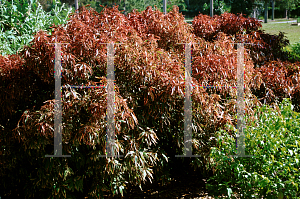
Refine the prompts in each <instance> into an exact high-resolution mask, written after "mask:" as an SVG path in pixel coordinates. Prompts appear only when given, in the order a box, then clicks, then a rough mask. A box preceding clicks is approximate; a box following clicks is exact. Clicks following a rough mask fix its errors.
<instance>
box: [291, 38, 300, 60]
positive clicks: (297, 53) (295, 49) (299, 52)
mask: <svg viewBox="0 0 300 199" xmlns="http://www.w3.org/2000/svg"><path fill="white" fill-rule="evenodd" d="M292 56H293V57H295V58H296V59H298V60H300V41H299V42H298V43H296V44H294V45H293V46H292Z"/></svg>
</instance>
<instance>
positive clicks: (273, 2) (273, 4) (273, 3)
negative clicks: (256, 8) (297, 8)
mask: <svg viewBox="0 0 300 199" xmlns="http://www.w3.org/2000/svg"><path fill="white" fill-rule="evenodd" d="M274 15H275V0H272V20H274V17H275V16H274Z"/></svg>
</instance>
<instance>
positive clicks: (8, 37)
mask: <svg viewBox="0 0 300 199" xmlns="http://www.w3.org/2000/svg"><path fill="white" fill-rule="evenodd" d="M21 4H23V6H22V5H21ZM54 4H55V6H53V9H52V10H51V12H45V11H44V10H43V8H42V6H41V5H40V3H39V2H37V0H32V1H30V4H28V2H27V1H22V0H17V1H14V2H8V1H4V2H3V3H2V4H0V29H1V32H0V53H1V54H2V55H3V56H4V55H8V54H15V53H16V52H18V51H19V50H20V49H21V48H22V47H23V46H24V45H28V44H29V42H30V41H32V39H33V38H34V34H35V33H36V32H38V31H39V30H49V31H50V33H51V30H50V27H51V26H52V25H53V24H55V25H58V24H65V23H66V22H67V20H68V16H69V14H70V13H71V9H66V8H64V6H65V5H64V4H63V5H62V6H61V3H60V2H59V1H55V3H54Z"/></svg>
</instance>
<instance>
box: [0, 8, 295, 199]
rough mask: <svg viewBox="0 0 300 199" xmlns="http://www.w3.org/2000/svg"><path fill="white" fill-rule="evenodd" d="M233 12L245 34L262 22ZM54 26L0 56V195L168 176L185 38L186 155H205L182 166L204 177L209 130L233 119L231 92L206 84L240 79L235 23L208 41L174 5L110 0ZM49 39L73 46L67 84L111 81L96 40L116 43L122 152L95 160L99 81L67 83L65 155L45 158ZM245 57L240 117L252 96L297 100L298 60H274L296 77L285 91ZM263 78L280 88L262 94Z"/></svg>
mask: <svg viewBox="0 0 300 199" xmlns="http://www.w3.org/2000/svg"><path fill="white" fill-rule="evenodd" d="M240 18H242V19H243V20H244V21H245V23H252V22H253V24H254V25H250V28H248V29H247V31H248V32H247V31H246V33H245V34H246V35H247V34H249V35H250V34H251V33H252V32H253V31H256V30H257V28H258V27H259V26H260V24H259V23H258V22H257V21H255V20H253V19H246V18H243V17H242V16H240ZM196 19H197V18H196ZM248 21H249V22H248ZM194 26H196V24H194ZM52 28H53V31H52V35H49V34H48V33H47V32H44V31H39V32H38V33H37V34H36V35H35V38H34V40H33V41H32V42H31V43H30V46H25V47H24V49H23V50H22V51H20V53H18V54H16V55H10V56H8V57H3V56H0V69H1V71H0V72H1V76H0V78H1V85H0V91H1V92H0V99H1V107H0V108H1V112H2V113H3V114H1V115H0V124H1V126H2V131H1V137H0V141H1V146H2V147H1V153H2V154H1V172H0V175H1V177H0V179H1V185H2V186H1V188H0V195H3V196H7V197H24V198H33V197H34V198H66V197H68V198H79V197H81V198H83V197H92V198H99V197H101V195H103V193H104V192H112V193H113V194H123V190H126V186H127V185H128V184H134V185H139V186H140V187H141V188H142V184H143V182H145V181H146V180H147V179H148V180H150V181H151V180H153V179H154V176H155V178H156V180H161V179H167V178H168V175H166V173H168V172H169V170H171V171H172V169H173V165H175V163H176V162H178V159H180V158H175V155H176V154H182V153H183V146H184V145H183V138H184V134H183V129H184V114H183V113H184V99H185V88H184V85H185V67H184V59H185V46H184V45H182V44H180V43H192V58H193V63H192V84H193V85H194V86H195V87H194V89H193V90H192V106H193V112H192V114H193V120H192V123H193V154H198V155H202V156H203V158H194V159H193V160H192V161H191V160H184V161H185V163H187V164H189V165H190V166H193V167H194V168H195V169H200V170H201V171H202V172H204V173H205V172H206V165H207V164H208V159H207V156H208V154H209V152H210V148H211V147H212V146H214V145H215V139H214V137H215V132H216V131H217V130H218V129H220V128H224V126H225V124H226V123H229V124H232V125H235V124H236V119H235V117H234V115H235V112H236V110H235V109H236V105H235V102H236V89H235V88H229V87H216V88H203V87H201V86H203V85H223V86H235V83H236V68H237V64H236V63H237V58H236V52H237V50H236V48H235V46H234V44H233V43H234V42H236V41H235V40H234V39H233V35H230V34H231V33H232V32H235V31H238V30H234V31H229V30H228V32H226V31H225V29H226V28H225V27H222V28H221V30H222V31H223V32H218V33H217V34H216V37H215V39H214V40H212V41H206V40H205V38H203V37H202V36H201V35H198V34H196V33H195V30H197V31H200V32H205V31H206V30H201V28H200V30H199V27H198V28H196V27H191V26H190V25H189V24H187V23H185V22H184V17H183V15H182V14H180V13H179V12H178V7H176V6H175V7H174V8H173V10H172V11H170V12H169V13H168V14H166V15H164V14H162V13H161V12H160V11H157V10H152V8H151V7H148V8H147V9H146V10H145V11H142V12H141V13H139V12H137V11H135V10H134V11H132V12H131V13H129V14H128V15H127V16H125V15H124V14H122V13H120V12H119V11H118V9H117V7H114V8H105V9H103V11H102V12H101V13H97V12H95V10H93V9H86V8H85V7H83V8H82V9H80V12H79V13H78V14H72V15H71V16H70V20H69V21H68V23H67V24H66V25H63V26H53V27H52ZM228 28H232V27H231V26H230V27H228ZM244 37H245V35H244ZM55 41H56V42H59V43H68V44H63V45H62V52H61V57H62V85H81V84H84V85H104V86H106V85H107V80H106V68H107V45H105V44H103V43H120V44H117V45H115V46H114V48H115V56H114V66H115V91H116V96H115V129H116V130H115V140H116V143H115V146H116V153H117V154H120V155H123V156H124V157H121V158H99V157H98V155H103V154H105V143H106V138H105V134H106V118H105V116H106V105H107V99H106V89H105V88H104V87H102V88H100V87H99V88H88V89H78V88H76V89H75V88H71V87H68V88H63V89H62V107H63V108H62V109H63V110H62V118H63V119H62V123H63V124H62V125H63V135H62V141H63V146H62V148H63V154H64V155H71V157H69V158H46V157H45V155H51V154H53V134H54V129H53V126H54V94H53V91H54V81H55V80H54V57H55V49H54V45H51V44H49V43H54V42H55ZM271 50H272V49H271ZM244 56H245V77H244V82H245V105H246V114H249V115H251V114H253V107H255V106H257V105H260V104H261V103H260V102H259V100H258V99H257V97H256V96H255V95H253V93H252V92H253V91H255V92H257V93H258V94H257V95H258V96H259V97H260V98H264V97H266V96H272V97H274V96H276V95H278V97H280V96H281V95H282V94H283V93H286V94H288V93H296V94H295V95H296V97H299V95H297V92H295V91H294V90H293V88H294V87H293V85H296V84H299V79H297V78H296V77H297V74H298V72H299V63H294V64H291V63H287V62H278V63H283V64H282V67H283V69H278V70H285V69H284V68H285V67H287V66H289V65H290V66H293V69H292V70H290V72H288V73H285V75H286V78H287V79H289V78H291V79H292V80H293V81H294V82H293V81H292V84H288V85H289V86H290V87H291V89H290V90H288V91H287V90H285V87H286V85H284V81H283V80H280V83H281V84H283V85H282V86H281V87H278V88H273V87H274V86H275V87H276V86H277V84H276V81H277V80H276V78H275V80H274V81H273V79H272V80H271V79H270V78H268V76H270V75H271V74H270V73H268V71H270V70H269V69H268V70H267V69H264V66H266V68H270V67H273V65H274V64H273V65H270V64H266V65H264V66H262V67H261V68H256V65H254V63H253V59H252V58H251V56H252V55H251V52H249V50H245V54H244ZM272 63H273V62H272ZM275 63H277V62H275ZM274 66H275V65H274ZM276 70H277V69H276ZM269 81H273V82H269ZM273 84H275V85H273ZM261 85H263V86H264V87H263V88H265V89H269V90H274V89H275V90H276V89H279V90H278V91H275V90H274V92H273V93H272V94H273V95H268V93H270V92H268V93H264V91H261V90H259V89H262V86H261ZM269 90H267V91H269ZM273 99H275V98H273ZM297 99H299V98H297ZM229 133H233V132H232V131H229Z"/></svg>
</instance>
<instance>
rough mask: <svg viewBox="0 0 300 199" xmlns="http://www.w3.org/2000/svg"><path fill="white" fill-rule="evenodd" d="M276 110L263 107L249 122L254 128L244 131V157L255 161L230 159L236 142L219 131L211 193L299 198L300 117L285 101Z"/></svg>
mask: <svg viewBox="0 0 300 199" xmlns="http://www.w3.org/2000/svg"><path fill="white" fill-rule="evenodd" d="M275 107H276V108H275V109H273V108H270V107H267V106H263V107H261V108H260V109H259V110H258V111H256V112H255V115H254V117H252V118H247V121H248V122H249V123H250V124H251V125H250V126H249V127H247V128H246V129H245V145H246V148H245V154H246V155H253V156H255V157H243V158H241V157H235V158H229V157H230V156H229V155H234V154H235V150H236V144H235V143H236V142H235V138H234V137H233V136H230V135H228V133H226V131H225V130H221V131H218V133H217V134H218V136H219V137H218V138H217V142H218V147H214V148H213V149H212V152H211V154H210V157H211V161H212V164H211V165H210V166H211V168H212V169H213V171H214V176H213V177H211V178H210V179H209V181H208V186H207V188H208V189H209V191H210V193H214V194H215V195H221V194H228V195H231V193H232V192H235V193H236V194H240V196H239V197H240V198H250V197H259V198H261V197H262V196H264V197H266V198H278V196H279V195H281V194H282V193H283V194H284V196H285V197H286V198H295V197H296V196H298V197H299V196H300V195H299V193H300V192H299V183H300V175H299V167H300V164H299V159H300V150H299V147H300V114H299V113H296V112H294V111H293V110H292V109H293V105H292V104H291V103H290V101H289V100H288V99H286V98H285V99H284V101H283V102H282V103H281V104H280V105H279V107H278V106H275ZM279 108H280V110H279ZM280 112H281V113H280ZM228 127H229V129H234V127H232V126H228ZM216 185H217V186H216Z"/></svg>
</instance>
